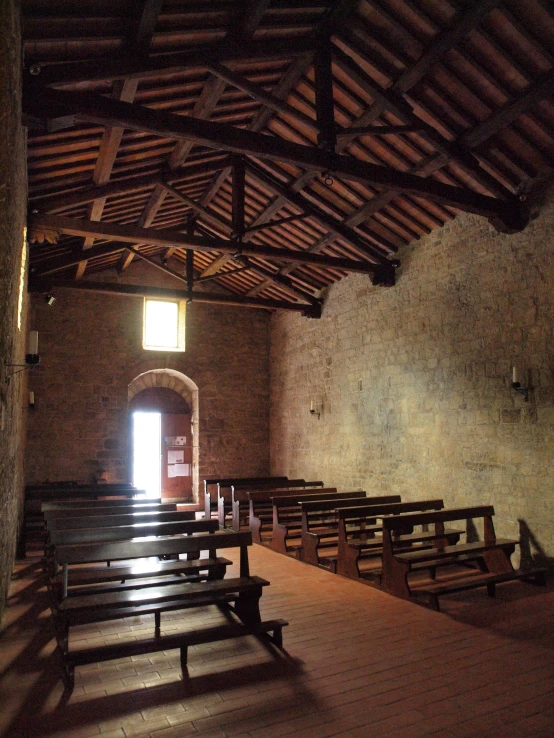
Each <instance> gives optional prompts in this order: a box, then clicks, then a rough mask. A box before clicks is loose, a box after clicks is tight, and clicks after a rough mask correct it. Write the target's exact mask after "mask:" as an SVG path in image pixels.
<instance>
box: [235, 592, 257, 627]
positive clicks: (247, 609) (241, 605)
mask: <svg viewBox="0 0 554 738" xmlns="http://www.w3.org/2000/svg"><path fill="white" fill-rule="evenodd" d="M261 596H262V588H261V587H258V588H256V589H255V590H252V591H251V592H244V593H241V594H239V596H238V597H237V599H236V600H235V613H236V615H237V616H238V617H239V618H240V619H241V620H242V622H243V623H244V624H245V625H256V624H257V623H261V622H262V617H261V615H260V597H261Z"/></svg>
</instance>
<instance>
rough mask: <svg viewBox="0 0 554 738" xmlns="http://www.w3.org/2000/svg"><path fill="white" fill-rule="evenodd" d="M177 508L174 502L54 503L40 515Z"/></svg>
mask: <svg viewBox="0 0 554 738" xmlns="http://www.w3.org/2000/svg"><path fill="white" fill-rule="evenodd" d="M174 510H177V504H176V503H175V502H163V503H157V504H156V503H155V504H153V505H118V506H117V507H112V506H111V505H110V506H109V507H108V506H104V504H103V503H102V502H99V503H98V504H97V505H95V506H94V507H91V506H90V505H88V506H86V507H74V506H73V505H72V506H71V507H64V506H63V505H62V504H54V505H53V506H52V507H48V508H43V513H42V516H43V518H44V520H51V519H53V518H75V517H79V516H84V515H130V514H131V513H135V512H137V513H140V512H171V511H174Z"/></svg>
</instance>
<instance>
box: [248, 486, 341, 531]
mask: <svg viewBox="0 0 554 738" xmlns="http://www.w3.org/2000/svg"><path fill="white" fill-rule="evenodd" d="M336 494H337V488H336V487H319V488H317V491H315V490H313V489H311V488H306V489H303V490H301V491H297V492H296V493H295V494H294V495H293V496H294V497H295V498H300V497H301V498H302V499H307V500H312V499H313V500H318V499H321V498H326V497H327V498H328V497H330V496H331V495H336ZM277 497H291V490H290V489H288V488H284V489H270V490H250V491H249V492H248V502H249V516H248V527H249V530H250V532H251V533H252V539H253V541H254V542H255V543H269V542H270V541H271V538H272V535H273V499H274V498H275V499H277Z"/></svg>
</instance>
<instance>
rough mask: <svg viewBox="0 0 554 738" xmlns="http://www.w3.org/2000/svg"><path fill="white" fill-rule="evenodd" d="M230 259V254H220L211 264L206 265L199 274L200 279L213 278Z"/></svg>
mask: <svg viewBox="0 0 554 738" xmlns="http://www.w3.org/2000/svg"><path fill="white" fill-rule="evenodd" d="M230 259H231V254H221V256H218V257H217V258H216V259H214V260H213V261H212V263H211V264H208V266H207V267H206V268H205V269H204V271H203V272H202V273H201V274H200V277H201V278H204V277H206V278H207V277H213V276H214V275H215V274H217V272H218V271H219V270H220V269H221V268H222V267H224V266H225V264H227V262H228V261H229V260H230Z"/></svg>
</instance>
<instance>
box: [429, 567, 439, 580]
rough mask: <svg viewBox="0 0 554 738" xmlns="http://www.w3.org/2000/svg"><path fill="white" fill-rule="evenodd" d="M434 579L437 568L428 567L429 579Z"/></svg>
mask: <svg viewBox="0 0 554 738" xmlns="http://www.w3.org/2000/svg"><path fill="white" fill-rule="evenodd" d="M436 578H437V567H436V566H430V567H429V579H436Z"/></svg>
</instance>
